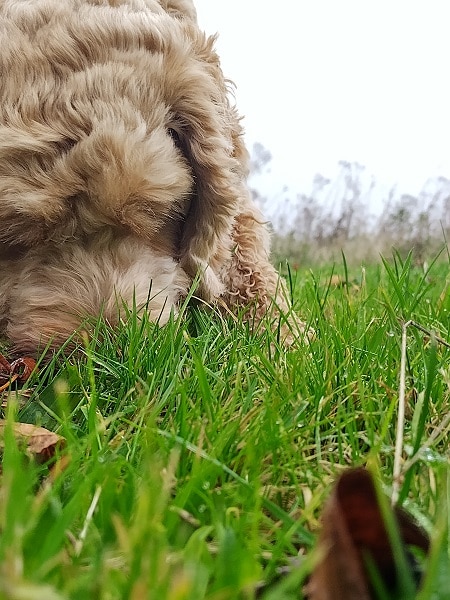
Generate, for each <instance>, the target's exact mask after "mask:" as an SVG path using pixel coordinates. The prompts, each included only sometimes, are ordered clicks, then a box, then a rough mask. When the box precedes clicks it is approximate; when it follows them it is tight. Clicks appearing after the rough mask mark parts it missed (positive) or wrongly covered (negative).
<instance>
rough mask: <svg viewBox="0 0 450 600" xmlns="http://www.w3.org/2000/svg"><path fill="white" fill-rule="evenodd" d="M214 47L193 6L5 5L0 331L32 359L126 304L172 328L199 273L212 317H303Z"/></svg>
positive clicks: (49, 1)
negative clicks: (274, 254)
mask: <svg viewBox="0 0 450 600" xmlns="http://www.w3.org/2000/svg"><path fill="white" fill-rule="evenodd" d="M213 43H214V39H212V38H208V37H206V36H205V35H204V34H203V33H202V32H201V31H200V30H199V28H198V25H197V22H196V13H195V9H194V6H193V4H192V3H191V1H190V0H173V1H170V0H160V1H156V0H27V1H24V0H0V328H1V330H2V331H3V332H4V333H5V334H6V336H7V337H8V338H9V339H10V340H11V341H12V342H13V343H14V346H15V347H16V349H17V350H18V351H21V352H35V351H37V350H39V349H40V348H43V347H44V346H45V345H47V344H49V345H50V346H51V347H55V348H56V347H58V346H59V345H60V344H61V343H63V342H64V340H65V339H66V338H67V337H68V336H70V335H71V334H72V333H73V332H74V331H75V330H77V329H78V328H79V327H80V325H81V324H82V323H83V320H84V319H85V318H86V317H89V316H96V315H99V314H102V315H104V317H105V318H106V319H108V320H109V321H110V322H111V323H114V322H117V319H118V315H119V312H120V306H123V304H122V303H123V302H125V303H127V304H129V305H131V304H133V303H135V304H136V305H137V306H138V307H140V308H142V309H143V310H148V311H149V313H150V316H151V318H152V319H154V320H159V322H160V323H162V324H163V323H164V322H165V321H167V319H168V316H169V314H170V311H172V310H174V309H176V306H177V303H178V302H179V300H180V299H181V298H182V297H183V296H185V295H186V293H187V291H188V289H189V287H190V285H191V284H192V281H193V280H194V278H195V277H196V275H197V274H200V284H199V287H198V289H197V291H196V295H197V296H199V297H200V298H201V299H203V300H204V301H206V302H208V303H212V302H214V301H216V300H217V299H219V298H221V299H222V300H223V302H224V303H225V305H226V306H228V307H229V308H231V309H233V308H235V307H237V306H243V305H244V306H248V307H249V315H252V317H254V316H256V318H257V319H259V318H261V317H262V315H263V314H265V313H266V311H267V310H268V308H269V307H270V305H271V300H272V299H274V300H275V303H276V305H277V306H278V307H279V308H280V309H281V310H282V311H283V312H284V311H287V312H289V310H290V307H289V305H288V303H287V301H286V299H285V293H284V287H283V285H280V283H279V280H278V275H277V272H276V271H275V270H274V268H273V267H272V266H271V264H270V262H269V259H268V253H269V237H268V232H267V229H266V226H265V224H264V222H263V218H262V216H261V214H260V213H259V212H258V210H257V209H256V207H255V205H254V204H253V203H252V200H251V198H250V195H249V191H248V188H247V185H246V177H247V172H248V166H247V165H248V161H247V158H248V157H247V152H246V150H245V147H244V143H243V140H242V128H241V124H240V120H239V117H238V115H237V113H236V111H235V109H234V107H233V106H231V105H230V102H229V95H228V90H227V87H226V82H225V80H224V78H223V74H222V72H221V69H220V66H219V60H218V57H217V55H216V53H215V52H214V49H213ZM290 318H291V322H295V323H296V325H298V324H299V322H297V321H296V319H295V317H293V316H291V317H290ZM300 329H301V324H300ZM297 331H298V330H297ZM294 333H295V331H294Z"/></svg>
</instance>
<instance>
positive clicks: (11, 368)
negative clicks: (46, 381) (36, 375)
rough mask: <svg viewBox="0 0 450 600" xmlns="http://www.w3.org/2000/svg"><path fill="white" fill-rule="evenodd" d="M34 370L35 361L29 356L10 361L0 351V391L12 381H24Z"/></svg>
mask: <svg viewBox="0 0 450 600" xmlns="http://www.w3.org/2000/svg"><path fill="white" fill-rule="evenodd" d="M35 370H36V361H35V360H34V358H31V356H24V357H22V358H18V359H16V360H14V361H13V362H12V363H10V362H9V361H8V360H7V359H6V358H5V357H4V356H3V354H1V353H0V392H3V391H4V390H6V389H7V388H9V387H10V386H11V384H12V383H13V382H14V381H19V382H20V383H24V382H25V381H27V379H29V378H30V376H31V374H32V373H33V372H34V371H35Z"/></svg>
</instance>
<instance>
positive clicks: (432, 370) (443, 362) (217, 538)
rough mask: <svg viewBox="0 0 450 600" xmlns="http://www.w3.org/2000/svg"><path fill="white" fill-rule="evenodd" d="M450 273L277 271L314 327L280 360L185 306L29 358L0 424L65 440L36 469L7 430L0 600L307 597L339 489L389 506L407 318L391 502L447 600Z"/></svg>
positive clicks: (256, 337) (427, 586)
mask: <svg viewBox="0 0 450 600" xmlns="http://www.w3.org/2000/svg"><path fill="white" fill-rule="evenodd" d="M449 262H450V261H449V260H446V259H445V255H441V256H440V257H439V259H438V260H437V261H435V262H433V263H431V264H430V265H429V266H425V267H424V266H423V265H422V266H415V265H414V263H413V260H412V256H409V257H407V258H406V259H404V260H402V259H401V258H400V257H399V256H397V255H393V256H392V257H390V258H388V259H387V260H385V261H384V262H383V261H380V262H379V264H374V265H367V266H365V267H364V268H363V267H360V268H358V269H353V268H352V269H347V265H346V262H345V259H343V260H342V262H341V263H339V264H337V265H335V266H326V267H321V268H315V269H314V270H313V271H306V270H304V271H297V272H292V271H291V272H287V278H288V282H289V285H290V290H291V293H292V295H293V297H294V302H295V309H296V310H297V311H298V312H299V313H300V314H302V315H303V317H304V318H305V319H306V320H307V322H308V323H309V324H310V325H311V326H312V327H313V328H314V329H315V330H316V336H315V339H314V340H313V341H312V342H311V343H310V344H306V343H299V344H297V345H295V346H293V347H291V348H289V349H287V350H286V349H285V348H283V347H282V346H281V345H280V344H279V343H278V341H277V332H276V331H275V332H274V331H271V330H270V329H269V328H263V329H262V330H261V331H259V332H253V333H252V332H250V331H249V329H248V327H247V326H246V325H245V324H242V322H241V320H240V319H237V321H236V320H234V319H233V318H231V317H224V316H221V315H220V314H218V313H217V312H216V311H212V310H209V311H208V310H204V309H202V308H199V307H190V306H185V307H183V308H182V310H181V313H180V315H179V316H178V317H176V318H173V320H172V321H171V322H170V323H169V324H168V325H167V326H165V327H163V328H159V327H158V326H156V325H154V324H152V323H148V322H147V321H146V320H145V319H144V320H140V319H139V318H137V317H136V315H135V314H134V312H133V311H130V314H129V318H128V319H127V321H126V322H124V323H123V324H122V325H121V326H120V328H119V329H118V330H114V331H113V330H111V329H110V328H109V327H108V325H107V324H105V323H103V322H99V323H98V324H97V325H96V327H95V334H94V336H93V338H92V339H90V340H89V341H88V342H86V345H85V347H84V349H82V350H81V352H80V351H79V352H78V353H77V354H72V355H69V356H68V357H67V358H65V357H64V356H63V355H62V354H61V355H59V356H55V357H54V358H53V359H52V360H51V361H50V362H49V363H47V364H44V363H42V364H41V365H40V370H39V372H38V373H37V374H36V375H34V376H32V378H31V380H29V381H28V382H27V384H26V388H27V389H26V390H23V391H22V393H14V390H13V391H12V392H11V394H10V397H9V401H8V402H6V400H7V397H6V396H5V392H4V393H3V398H2V400H3V409H2V410H3V411H4V418H6V419H8V420H9V421H11V422H12V421H13V420H17V421H19V422H25V423H33V424H37V425H41V426H43V427H46V428H47V429H50V430H52V431H55V432H57V433H58V434H60V435H61V436H63V437H64V438H65V439H66V444H65V447H64V449H62V450H61V452H60V454H61V457H60V458H59V461H58V463H57V465H56V466H53V468H52V469H50V468H49V465H48V464H37V463H36V461H33V460H30V459H28V458H26V456H25V455H24V452H23V449H21V448H18V446H17V444H16V442H15V438H14V437H13V435H12V432H11V428H10V427H7V428H6V430H5V434H4V450H3V472H2V475H1V482H0V531H1V535H0V598H2V599H14V600H34V599H36V600H38V599H39V600H41V599H42V600H57V599H58V600H63V599H70V600H85V599H86V600H90V599H93V600H97V599H98V600H115V599H128V598H129V599H132V600H141V599H147V598H149V599H150V598H151V599H155V600H169V599H170V600H202V599H208V600H227V599H241V598H242V599H244V600H245V599H253V598H256V597H258V598H263V599H264V600H288V599H294V598H302V597H303V596H302V588H303V584H304V582H305V580H306V578H307V576H308V574H309V572H310V571H311V569H312V568H313V565H314V563H315V555H316V554H315V551H314V548H315V544H316V541H317V535H318V532H319V530H320V525H321V521H320V517H321V514H322V510H323V506H324V503H325V501H326V499H327V498H328V496H329V494H330V491H331V489H332V486H333V483H334V481H335V480H336V478H337V477H338V475H339V474H340V473H341V472H342V471H343V470H344V469H345V468H346V467H349V466H359V465H367V464H369V465H370V466H371V469H372V470H374V471H376V472H377V473H378V476H379V478H380V481H381V485H382V487H383V489H384V490H385V492H386V494H387V495H388V496H390V495H391V494H392V488H393V481H394V477H393V473H394V458H395V444H396V436H397V433H398V425H397V416H398V401H399V381H400V364H401V340H402V325H403V324H404V323H405V322H407V321H410V320H412V321H413V323H412V324H410V325H409V326H408V327H407V328H406V329H405V332H406V340H407V346H406V365H405V402H406V406H405V418H404V420H403V421H402V423H401V431H402V433H403V443H402V453H401V457H402V461H401V462H400V468H401V477H400V479H399V480H398V481H399V487H398V489H397V490H396V493H398V495H399V502H400V503H401V504H402V505H403V506H404V507H405V508H406V509H407V510H408V511H409V512H410V513H411V514H412V515H413V516H414V518H415V519H416V520H417V521H418V522H419V523H420V524H421V525H422V526H423V527H424V528H425V529H426V530H427V531H428V532H429V534H430V536H431V540H432V548H431V552H430V555H429V558H428V559H427V561H426V562H425V572H426V574H425V579H424V584H423V587H422V590H421V591H420V592H419V593H418V595H417V598H420V600H431V599H433V600H442V599H444V598H445V599H447V598H450V567H449V565H450V555H449V552H450V543H449V529H448V525H449V511H448V502H449V497H450V485H449V483H450V469H449V457H450V452H449V431H450V423H449V416H448V415H449V412H450V411H449V398H450V361H449V358H450V350H449V347H447V346H446V345H445V343H444V342H445V341H448V340H449V339H450V334H449V330H450V277H449ZM416 324H418V325H419V327H417V326H416ZM4 352H5V354H7V350H5V351H4ZM6 394H7V392H6ZM66 457H69V458H70V460H68V459H67V458H66ZM50 466H51V465H50Z"/></svg>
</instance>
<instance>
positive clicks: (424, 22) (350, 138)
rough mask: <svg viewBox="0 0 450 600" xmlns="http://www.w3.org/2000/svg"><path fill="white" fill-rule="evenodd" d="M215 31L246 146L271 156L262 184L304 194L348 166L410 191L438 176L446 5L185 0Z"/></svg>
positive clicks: (444, 120) (446, 109) (445, 169)
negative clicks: (318, 177)
mask: <svg viewBox="0 0 450 600" xmlns="http://www.w3.org/2000/svg"><path fill="white" fill-rule="evenodd" d="M195 4H196V7H197V13H198V18H199V23H200V26H201V27H202V28H203V29H204V30H205V31H207V32H208V33H215V32H218V33H219V39H218V42H217V46H216V47H217V50H218V52H219V54H220V57H221V63H222V69H223V71H224V73H225V75H226V76H227V77H229V78H230V79H232V80H233V81H234V82H235V84H236V86H237V89H236V101H237V106H238V109H239V111H240V113H241V114H243V115H244V121H243V122H244V127H245V129H246V140H247V143H248V145H249V146H250V147H251V146H252V144H253V143H254V142H256V141H257V142H260V143H262V144H263V145H264V146H265V147H266V148H267V149H268V150H270V152H271V153H272V156H273V160H272V163H271V172H270V174H269V175H268V176H267V177H268V180H267V182H266V185H267V186H268V187H270V186H274V188H277V187H280V186H282V185H284V184H286V185H287V186H288V187H289V188H290V189H294V190H299V191H306V188H307V186H308V185H310V183H311V181H312V178H313V176H314V174H315V173H318V172H320V173H322V174H323V175H325V176H327V177H330V176H332V175H333V173H334V172H335V171H336V168H337V163H338V161H339V160H346V161H357V162H359V163H361V164H363V165H364V166H365V167H366V169H367V171H368V172H369V173H371V174H373V175H375V177H376V178H377V181H380V182H381V183H384V184H387V185H391V184H398V185H399V188H400V189H401V190H402V191H404V192H405V193H406V192H408V193H417V192H418V191H419V190H420V188H421V187H422V185H423V183H424V182H425V181H426V179H427V178H428V177H430V176H434V175H444V176H448V177H450V35H449V23H450V2H448V0H409V1H405V0H370V1H369V0H276V2H269V1H268V0H195Z"/></svg>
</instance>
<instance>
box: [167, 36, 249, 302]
mask: <svg viewBox="0 0 450 600" xmlns="http://www.w3.org/2000/svg"><path fill="white" fill-rule="evenodd" d="M213 42H214V40H213V39H212V38H210V39H209V40H206V42H205V39H204V47H203V51H204V52H203V56H202V55H201V53H200V55H201V56H200V57H201V59H202V60H201V62H196V65H195V76H194V73H193V72H191V73H190V75H189V74H186V77H184V81H182V82H180V81H178V86H182V92H181V93H180V94H179V95H178V97H176V96H175V97H174V98H173V102H172V108H173V110H174V112H175V114H176V117H175V119H176V120H178V122H179V123H180V124H181V127H182V129H183V138H184V146H185V153H186V155H187V158H188V160H189V162H190V165H191V168H192V171H193V175H194V180H195V188H196V193H195V195H194V197H193V199H192V202H191V206H190V210H189V213H188V215H187V217H186V220H185V225H184V231H183V236H182V240H181V256H180V258H181V266H182V267H183V269H184V270H185V271H186V272H187V273H188V275H190V276H191V277H195V276H196V275H197V274H198V273H200V275H201V279H200V285H199V289H198V290H197V294H198V295H199V296H200V297H202V298H203V299H204V300H206V301H208V302H209V301H211V300H213V299H214V298H217V297H218V296H219V295H221V293H222V292H223V283H222V281H221V277H220V275H221V270H223V268H224V267H225V265H226V263H227V262H228V261H229V260H231V245H232V230H233V226H234V221H235V218H236V216H237V214H238V213H239V209H240V206H242V205H243V204H246V201H247V199H248V196H249V192H248V189H247V186H246V183H245V176H246V158H247V154H246V150H245V148H244V145H243V142H242V139H241V127H240V123H239V119H238V117H237V115H236V113H235V111H234V109H233V108H232V107H231V106H230V104H229V100H228V96H227V89H226V84H225V81H224V79H223V76H222V72H221V70H220V68H219V65H218V60H217V56H216V55H215V53H214V52H213V51H212V44H213ZM185 73H186V72H185ZM181 79H183V77H181ZM178 89H180V87H179V88H178Z"/></svg>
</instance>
